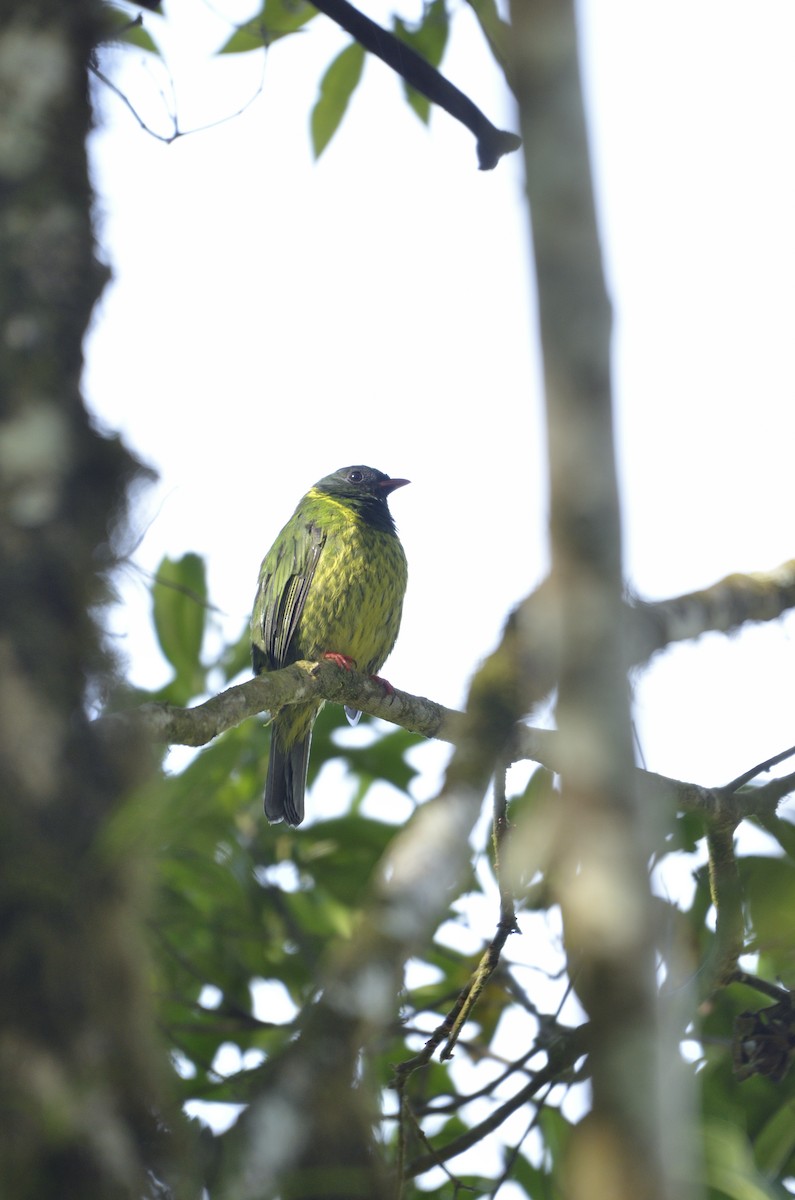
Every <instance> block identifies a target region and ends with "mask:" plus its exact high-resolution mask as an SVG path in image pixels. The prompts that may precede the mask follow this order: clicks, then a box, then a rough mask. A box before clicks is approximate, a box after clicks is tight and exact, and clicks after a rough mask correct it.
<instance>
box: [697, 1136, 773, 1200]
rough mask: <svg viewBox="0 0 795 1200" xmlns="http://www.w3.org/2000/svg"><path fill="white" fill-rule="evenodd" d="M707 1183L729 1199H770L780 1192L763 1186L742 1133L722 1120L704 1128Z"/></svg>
mask: <svg viewBox="0 0 795 1200" xmlns="http://www.w3.org/2000/svg"><path fill="white" fill-rule="evenodd" d="M704 1159H705V1164H704V1165H705V1168H706V1173H707V1182H708V1183H709V1186H710V1187H711V1188H714V1190H715V1191H716V1192H717V1193H718V1194H719V1195H721V1196H729V1197H731V1200H771V1197H777V1196H780V1195H781V1194H782V1192H781V1190H780V1189H778V1188H773V1187H771V1186H770V1185H766V1182H765V1180H764V1179H763V1178H762V1176H761V1175H760V1174H759V1172H758V1171H757V1169H756V1165H755V1164H754V1160H753V1156H752V1154H751V1147H750V1145H749V1144H748V1139H747V1137H746V1136H745V1133H744V1132H743V1131H742V1130H741V1129H738V1128H737V1127H736V1126H734V1125H729V1124H728V1123H726V1122H723V1121H712V1122H710V1123H709V1124H708V1125H707V1126H706V1128H705V1130H704Z"/></svg>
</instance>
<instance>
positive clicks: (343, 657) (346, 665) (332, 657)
mask: <svg viewBox="0 0 795 1200" xmlns="http://www.w3.org/2000/svg"><path fill="white" fill-rule="evenodd" d="M322 657H323V658H327V659H329V661H330V662H333V663H336V664H337V666H338V667H342V669H343V670H344V671H353V670H354V669H355V667H356V661H355V659H353V658H349V657H348V655H347V654H337V652H336V651H335V650H328V651H327V652H326V653H325V654H324V655H323V656H322Z"/></svg>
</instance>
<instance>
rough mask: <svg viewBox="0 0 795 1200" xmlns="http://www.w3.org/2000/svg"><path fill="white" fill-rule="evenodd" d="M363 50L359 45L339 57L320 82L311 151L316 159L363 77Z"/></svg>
mask: <svg viewBox="0 0 795 1200" xmlns="http://www.w3.org/2000/svg"><path fill="white" fill-rule="evenodd" d="M363 66H364V49H363V48H362V47H361V46H360V45H359V43H358V42H351V44H350V46H346V48H345V49H344V50H343V51H342V53H341V54H338V55H337V57H336V58H335V59H334V61H333V62H332V63H331V65H330V66H329V67H328V69H327V71H326V73H325V75H324V76H323V78H322V79H321V81H320V95H319V96H318V98H317V103H316V104H315V107H314V108H313V109H312V122H311V130H312V149H313V150H314V152H315V158H320V156H321V154H322V153H323V151H324V150H325V148H326V146H327V145H328V144H329V142H330V141H331V139H332V138H333V136H334V134H335V133H336V131H337V128H338V126H339V123H340V121H341V120H342V118H343V117H344V116H345V110H346V108H347V107H348V101H349V100H350V98H351V96H352V94H353V91H354V89H355V88H356V85H357V84H358V82H359V80H360V79H361V77H362V68H363Z"/></svg>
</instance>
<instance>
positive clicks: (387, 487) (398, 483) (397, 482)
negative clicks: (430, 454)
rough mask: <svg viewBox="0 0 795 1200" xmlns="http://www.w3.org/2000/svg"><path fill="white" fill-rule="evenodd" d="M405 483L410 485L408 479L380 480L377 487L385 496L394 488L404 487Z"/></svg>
mask: <svg viewBox="0 0 795 1200" xmlns="http://www.w3.org/2000/svg"><path fill="white" fill-rule="evenodd" d="M407 483H411V480H410V479H382V480H381V482H380V483H379V485H378V486H379V487H380V488H381V490H382V491H383V492H386V494H387V496H388V495H389V493H390V492H394V490H395V488H399V487H405V486H406V484H407Z"/></svg>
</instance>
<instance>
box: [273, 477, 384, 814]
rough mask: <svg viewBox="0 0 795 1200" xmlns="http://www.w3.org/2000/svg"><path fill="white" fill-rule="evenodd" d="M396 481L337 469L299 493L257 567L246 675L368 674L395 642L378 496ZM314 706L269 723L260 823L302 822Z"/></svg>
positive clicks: (295, 707)
mask: <svg viewBox="0 0 795 1200" xmlns="http://www.w3.org/2000/svg"><path fill="white" fill-rule="evenodd" d="M405 483H408V480H407V479H390V478H389V476H388V475H384V474H383V473H382V472H381V471H375V470H373V468H372V467H363V466H359V467H344V468H343V469H342V470H340V471H336V472H335V473H334V474H333V475H327V476H326V478H325V479H321V480H320V482H319V483H317V484H315V486H314V487H313V488H311V489H310V490H309V492H307V494H306V495H305V496H304V498H303V500H302V501H301V503H300V504H299V505H298V507H297V508H296V510H295V512H294V513H293V515H292V517H291V518H290V520H289V521H288V522H287V524H286V525H285V527H284V529H283V530H282V531H281V533H280V534H279V536H278V537H277V539H276V541H275V542H274V544H273V546H272V547H271V548H270V550H269V551H268V553H267V554H266V556H265V558H264V560H263V563H262V566H261V567H260V575H259V586H258V588H257V595H256V599H255V601H254V611H253V613H252V617H251V658H252V663H253V666H254V674H255V675H258V674H259V673H260V671H275V670H278V669H279V668H280V667H285V666H287V665H288V663H292V662H297V661H298V660H299V659H309V660H316V659H318V658H322V657H323V655H326V654H333V655H342V656H344V657H345V658H349V659H353V661H354V662H355V664H356V666H357V667H358V668H359V670H360V671H364V672H366V673H367V674H370V675H372V674H374V673H375V672H377V671H378V670H380V668H381V667H382V666H383V664H384V662H385V660H386V658H387V655H388V654H389V652H390V651H391V649H392V647H393V646H394V644H395V639H396V638H397V635H398V629H399V628H400V616H401V612H402V609H403V596H404V593H405V591H406V578H407V569H406V556H405V554H404V553H403V547H402V546H401V544H400V541H399V540H398V536H397V532H396V530H395V524H394V521H393V519H392V514H391V513H390V511H389V508H388V505H387V498H388V496H389V493H390V492H392V491H394V489H395V488H397V487H401V486H402V485H403V484H405ZM321 708H322V703H320V704H291V705H288V706H286V707H285V708H284V709H282V710H281V712H279V713H277V714H276V716H275V717H274V720H273V723H272V726H271V753H270V760H269V762H268V778H267V782H266V785H265V814H266V816H267V818H268V820H269V821H282V820H284V821H287V822H288V824H290V825H299V824H300V823H301V821H302V820H303V816H304V789H305V787H306V769H307V764H308V762H309V744H310V741H311V738H312V726H313V725H314V723H315V718H316V717H317V714H318V713H319V712H320V709H321ZM357 715H358V714H357Z"/></svg>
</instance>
